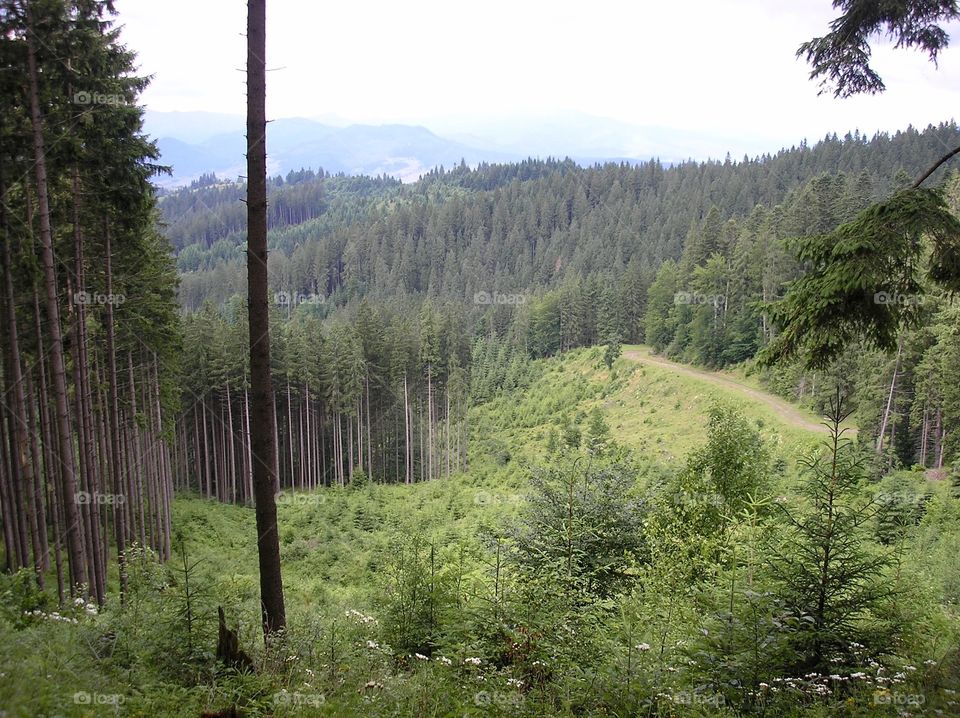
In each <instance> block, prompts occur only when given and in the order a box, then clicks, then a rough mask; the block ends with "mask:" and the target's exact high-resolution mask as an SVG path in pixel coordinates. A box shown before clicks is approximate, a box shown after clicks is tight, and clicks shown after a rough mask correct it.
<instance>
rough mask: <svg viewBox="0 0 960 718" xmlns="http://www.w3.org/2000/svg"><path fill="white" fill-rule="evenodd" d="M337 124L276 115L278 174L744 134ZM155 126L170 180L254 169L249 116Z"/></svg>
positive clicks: (625, 157)
mask: <svg viewBox="0 0 960 718" xmlns="http://www.w3.org/2000/svg"><path fill="white" fill-rule="evenodd" d="M334 122H336V119H334V120H332V121H331V120H325V121H319V120H313V119H307V118H282V119H277V120H275V121H273V122H271V123H270V124H269V126H268V142H267V152H268V171H269V173H270V174H286V173H287V172H289V171H290V170H298V169H301V168H311V169H317V168H319V167H322V168H323V169H324V170H326V171H327V172H331V173H338V172H343V173H345V174H351V175H358V174H363V175H371V176H376V175H381V174H385V175H390V176H393V177H397V178H399V179H401V180H403V181H405V182H410V181H415V180H417V179H418V178H419V177H420V175H422V174H424V173H425V172H427V171H429V170H431V169H433V168H435V167H438V166H440V165H443V166H446V167H450V166H452V165H455V164H459V163H460V161H461V160H465V161H466V162H467V164H470V165H476V164H477V163H479V162H515V161H518V160H522V159H525V158H527V157H541V158H544V157H548V156H552V157H558V158H564V157H570V158H571V159H573V160H575V161H576V162H578V163H579V164H581V165H592V164H594V163H596V162H608V161H618V162H619V161H625V162H639V161H642V160H647V159H651V158H654V157H657V158H659V159H660V160H661V161H662V162H664V164H672V163H674V162H678V161H682V160H684V159H688V158H697V159H705V158H707V157H711V156H712V157H718V156H723V154H725V153H726V152H727V151H728V150H729V149H731V148H734V147H737V146H738V144H739V141H738V140H737V139H736V138H727V137H721V136H717V135H714V134H710V133H706V132H697V133H693V132H684V131H677V130H673V129H669V128H662V127H639V126H634V125H630V124H627V123H622V122H618V121H616V120H611V119H606V118H600V117H592V116H590V115H585V114H581V113H564V114H556V115H549V116H543V117H538V116H527V117H513V118H510V119H506V118H500V119H487V120H480V119H479V118H476V119H474V121H473V122H471V121H469V120H463V119H461V120H459V121H450V120H447V121H446V122H441V125H442V126H443V128H444V129H443V130H441V133H442V134H441V133H438V132H435V131H433V130H431V129H427V128H426V127H423V126H421V125H410V124H383V125H372V124H349V123H337V124H334ZM145 130H146V132H147V133H148V134H149V135H150V136H151V137H153V138H154V139H156V140H157V143H158V145H159V147H160V151H161V162H162V163H163V164H165V165H168V166H171V167H172V169H173V174H172V175H169V176H163V177H161V178H159V179H158V182H157V183H158V184H159V185H160V186H164V187H177V186H182V185H186V184H189V183H190V182H191V181H193V180H195V179H197V178H198V177H199V176H200V175H202V174H205V173H210V172H215V173H216V174H217V175H218V176H220V177H222V178H225V179H234V178H236V177H238V176H240V175H242V174H243V173H244V171H245V162H246V160H245V157H244V152H245V148H246V140H245V131H244V118H243V116H242V115H230V114H222V113H210V112H159V111H152V110H148V111H147V112H146V117H145ZM738 149H744V148H739V147H738ZM746 149H751V150H754V151H756V148H745V151H746Z"/></svg>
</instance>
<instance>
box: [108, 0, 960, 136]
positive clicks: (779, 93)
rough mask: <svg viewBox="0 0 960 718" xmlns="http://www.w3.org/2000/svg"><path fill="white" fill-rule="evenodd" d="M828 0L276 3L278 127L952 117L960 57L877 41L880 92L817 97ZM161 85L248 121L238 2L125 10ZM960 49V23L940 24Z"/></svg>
mask: <svg viewBox="0 0 960 718" xmlns="http://www.w3.org/2000/svg"><path fill="white" fill-rule="evenodd" d="M830 5H831V3H830V1H829V0H793V1H787V0H686V2H669V1H668V0H660V1H655V2H649V1H646V0H629V1H621V0H616V1H615V0H592V2H589V3H587V2H584V1H583V0H579V1H578V2H569V1H568V0H550V1H541V0H482V1H477V2H471V3H464V2H457V1H456V0H442V1H440V0H436V1H435V0H412V1H410V2H397V1H396V0H392V1H389V2H388V1H385V0H346V1H344V2H309V1H306V2H297V1H294V0H270V1H269V2H268V3H267V66H268V68H272V69H273V71H271V72H269V73H268V76H267V88H268V97H267V111H268V114H269V116H270V117H272V118H277V117H314V118H323V117H324V116H337V117H340V118H344V119H346V120H350V121H359V122H369V123H384V122H403V123H419V124H424V125H426V126H428V127H431V128H432V129H435V130H441V131H442V130H444V129H445V128H457V127H467V126H469V125H470V124H476V123H477V122H478V121H480V120H482V118H484V117H492V116H496V117H504V116H512V115H531V114H541V113H544V114H546V113H552V112H556V111H562V110H573V111H578V112H584V113H588V114H591V115H596V116H600V117H607V118H612V119H616V120H621V121H624V122H629V123H632V124H636V125H655V126H665V127H671V128H677V129H684V130H709V131H711V132H717V133H722V134H724V135H728V136H736V137H742V138H753V139H754V140H756V139H757V138H758V137H764V138H771V141H775V142H776V143H777V144H776V146H773V147H770V148H769V149H771V150H774V149H777V147H779V145H780V144H792V143H794V142H797V141H799V140H800V139H803V138H805V137H806V138H810V139H812V140H815V139H818V138H820V137H822V136H823V135H824V134H826V133H827V132H831V131H836V132H838V133H843V132H846V131H847V130H852V129H860V130H861V131H865V132H868V133H872V132H873V131H875V130H877V129H883V130H895V129H898V128H904V127H906V126H907V125H908V124H911V123H912V124H913V125H915V126H925V125H927V124H928V123H931V122H933V123H936V122H940V121H944V120H948V119H953V118H956V116H957V114H958V112H957V110H958V108H960V47H953V48H950V49H949V50H947V51H946V52H945V53H943V54H942V55H941V60H940V67H939V69H937V68H935V67H934V66H933V64H932V63H930V62H928V61H927V60H926V57H925V56H923V55H921V54H920V53H917V52H914V51H904V50H898V51H895V50H893V49H892V48H890V47H889V44H888V43H886V42H884V41H876V42H875V43H874V58H875V63H874V64H875V68H876V69H877V70H878V71H879V72H880V74H881V76H882V77H883V79H884V81H885V82H886V84H887V87H888V90H887V92H886V93H885V94H883V95H880V96H874V97H867V96H863V97H857V98H853V99H849V100H834V99H833V98H832V97H828V96H819V97H818V96H817V86H816V84H815V83H813V82H811V81H810V80H809V79H808V68H807V67H806V65H805V64H804V62H803V61H802V60H800V59H797V58H796V57H795V54H794V53H795V51H796V49H797V46H798V45H799V44H800V43H801V42H803V41H804V40H807V39H809V38H810V37H812V36H814V35H816V34H823V33H824V32H825V31H826V27H827V23H828V22H829V20H830V19H831V18H832V17H833V16H834V11H833V9H832V8H831V6H830ZM116 6H117V9H118V10H119V13H120V15H119V22H120V23H122V24H123V25H124V26H125V29H124V31H123V35H122V37H123V39H124V41H125V42H126V44H127V45H129V46H130V47H131V48H132V49H134V50H135V51H136V52H137V53H138V55H139V58H140V65H141V71H142V72H143V73H144V74H153V75H154V76H155V77H154V81H153V84H152V85H151V87H150V88H149V89H148V90H147V91H146V93H145V94H144V97H143V100H144V102H145V103H146V104H147V106H148V107H149V108H150V109H153V110H167V111H169V110H207V111H214V112H231V113H237V114H241V113H243V111H244V92H245V86H244V77H243V73H242V68H243V65H244V61H245V47H244V43H245V39H244V37H243V32H244V28H245V23H246V3H244V2H242V1H241V0H229V1H228V0H189V1H188V0H116ZM948 29H949V31H950V32H951V36H952V38H953V39H954V41H955V43H956V44H957V45H958V46H960V32H958V28H957V27H956V26H951V27H950V28H948Z"/></svg>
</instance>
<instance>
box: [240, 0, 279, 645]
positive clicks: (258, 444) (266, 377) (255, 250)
mask: <svg viewBox="0 0 960 718" xmlns="http://www.w3.org/2000/svg"><path fill="white" fill-rule="evenodd" d="M266 26H267V13H266V1H265V0H248V2H247V301H248V303H249V312H248V316H249V324H250V384H251V393H252V395H253V396H252V399H253V401H252V412H253V421H252V426H253V456H254V465H253V487H254V494H255V498H256V516H257V555H258V556H259V560H260V605H261V608H262V611H263V632H264V637H265V639H266V640H267V641H268V642H269V638H270V636H271V634H273V633H274V632H275V631H278V630H281V629H283V628H284V626H286V611H285V608H284V601H283V582H282V578H281V574H280V537H279V534H278V530H277V502H276V493H277V477H276V474H275V466H276V456H277V446H276V440H275V438H274V437H275V433H274V429H275V426H276V416H275V411H274V404H273V386H272V381H271V377H270V313H269V307H268V305H267V151H266V148H267V144H266V134H267V119H266V104H265V103H266V65H265V62H264V58H265V57H266Z"/></svg>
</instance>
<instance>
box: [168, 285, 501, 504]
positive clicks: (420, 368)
mask: <svg viewBox="0 0 960 718" xmlns="http://www.w3.org/2000/svg"><path fill="white" fill-rule="evenodd" d="M279 311H280V310H278V312H279ZM411 317H412V319H411ZM279 318H280V317H279V316H278V317H277V319H279ZM184 322H185V323H184V330H183V331H184V340H185V344H186V352H185V356H184V363H185V368H187V370H186V371H185V372H184V374H185V378H184V387H183V388H184V395H185V398H184V407H185V409H184V412H183V413H182V414H181V418H180V421H179V422H178V428H177V431H178V441H177V447H178V448H177V451H176V456H175V462H176V465H177V468H178V471H177V481H178V488H182V489H193V490H196V491H199V492H200V493H202V494H203V495H206V496H215V497H217V498H220V499H222V500H227V501H249V500H250V496H251V492H250V479H251V455H250V424H249V391H248V390H249V365H248V361H247V359H246V357H247V354H246V352H245V348H246V346H247V343H246V342H247V338H246V334H245V327H246V306H245V304H244V303H243V301H242V300H241V299H239V298H235V299H233V300H231V301H230V302H229V303H228V304H227V305H226V306H225V307H224V308H223V309H222V310H217V309H215V308H214V307H213V306H212V305H210V304H207V305H204V307H203V308H202V309H201V310H200V311H198V312H195V313H193V314H189V315H187V316H186V317H185V319H184ZM271 340H272V346H271V356H272V357H273V375H274V389H275V393H276V405H277V435H278V439H279V442H278V443H279V451H278V466H277V467H276V468H277V475H278V476H279V477H280V488H296V489H306V488H316V487H318V486H344V485H346V484H348V483H350V484H357V483H359V482H362V481H364V480H365V479H366V478H369V477H373V478H376V479H377V480H380V481H390V482H401V483H404V482H405V483H411V482H413V481H421V480H427V479H431V478H439V477H441V476H449V475H450V474H451V472H455V471H463V470H465V469H466V456H467V453H466V452H467V441H466V437H467V426H466V410H467V406H468V401H469V394H470V386H469V383H468V382H469V378H468V375H467V372H466V369H465V367H466V366H468V365H469V364H470V362H471V361H472V359H473V356H474V355H476V356H478V357H479V362H480V363H481V364H483V363H485V362H490V363H493V364H494V365H495V366H497V367H500V366H503V365H502V364H501V363H500V362H503V361H504V356H503V354H502V353H501V354H494V353H493V352H494V351H495V349H493V348H491V346H490V345H489V344H488V343H485V342H483V341H480V342H477V344H476V345H473V346H472V345H471V341H472V340H471V333H470V332H469V331H468V330H467V327H466V325H465V323H464V317H463V313H462V311H460V310H459V309H458V308H457V307H455V306H451V305H443V306H439V307H435V306H434V305H433V304H431V303H429V302H427V303H424V304H423V305H422V306H421V307H419V309H418V308H417V307H416V306H414V305H411V307H408V308H407V309H406V311H393V312H390V311H384V310H381V309H380V308H378V307H375V306H373V305H371V304H370V303H369V302H367V301H362V302H360V303H359V305H357V306H356V307H355V309H354V310H352V311H350V312H348V313H344V314H342V315H339V316H338V317H337V318H336V319H335V320H333V321H330V322H323V321H321V320H320V319H319V318H318V317H316V316H314V315H311V314H309V313H305V312H297V313H295V315H294V316H292V317H291V318H290V319H289V321H286V322H279V329H278V331H275V332H274V333H273V335H272V337H271ZM488 355H491V356H490V357H489V358H488ZM506 366H509V362H506ZM494 371H496V370H494ZM504 382H505V380H504V379H498V378H497V377H496V376H493V377H492V378H487V379H485V382H484V385H483V388H482V389H478V391H487V392H489V391H498V390H499V389H501V388H502V387H503V386H504Z"/></svg>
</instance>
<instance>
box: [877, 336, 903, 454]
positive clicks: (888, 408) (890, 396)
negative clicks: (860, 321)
mask: <svg viewBox="0 0 960 718" xmlns="http://www.w3.org/2000/svg"><path fill="white" fill-rule="evenodd" d="M902 352H903V337H902V336H901V337H900V339H899V340H898V341H897V358H896V361H895V362H894V363H893V378H892V379H891V380H890V391H889V393H888V394H887V405H886V407H885V408H884V410H883V419H882V420H881V422H880V434H879V436H877V449H876V451H877V455H879V454H880V453H882V452H883V438H884V436H885V435H886V433H887V424H888V423H889V421H890V411H891V409H892V407H893V394H894V392H895V391H896V388H897V373H898V372H899V371H900V355H901V353H902Z"/></svg>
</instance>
